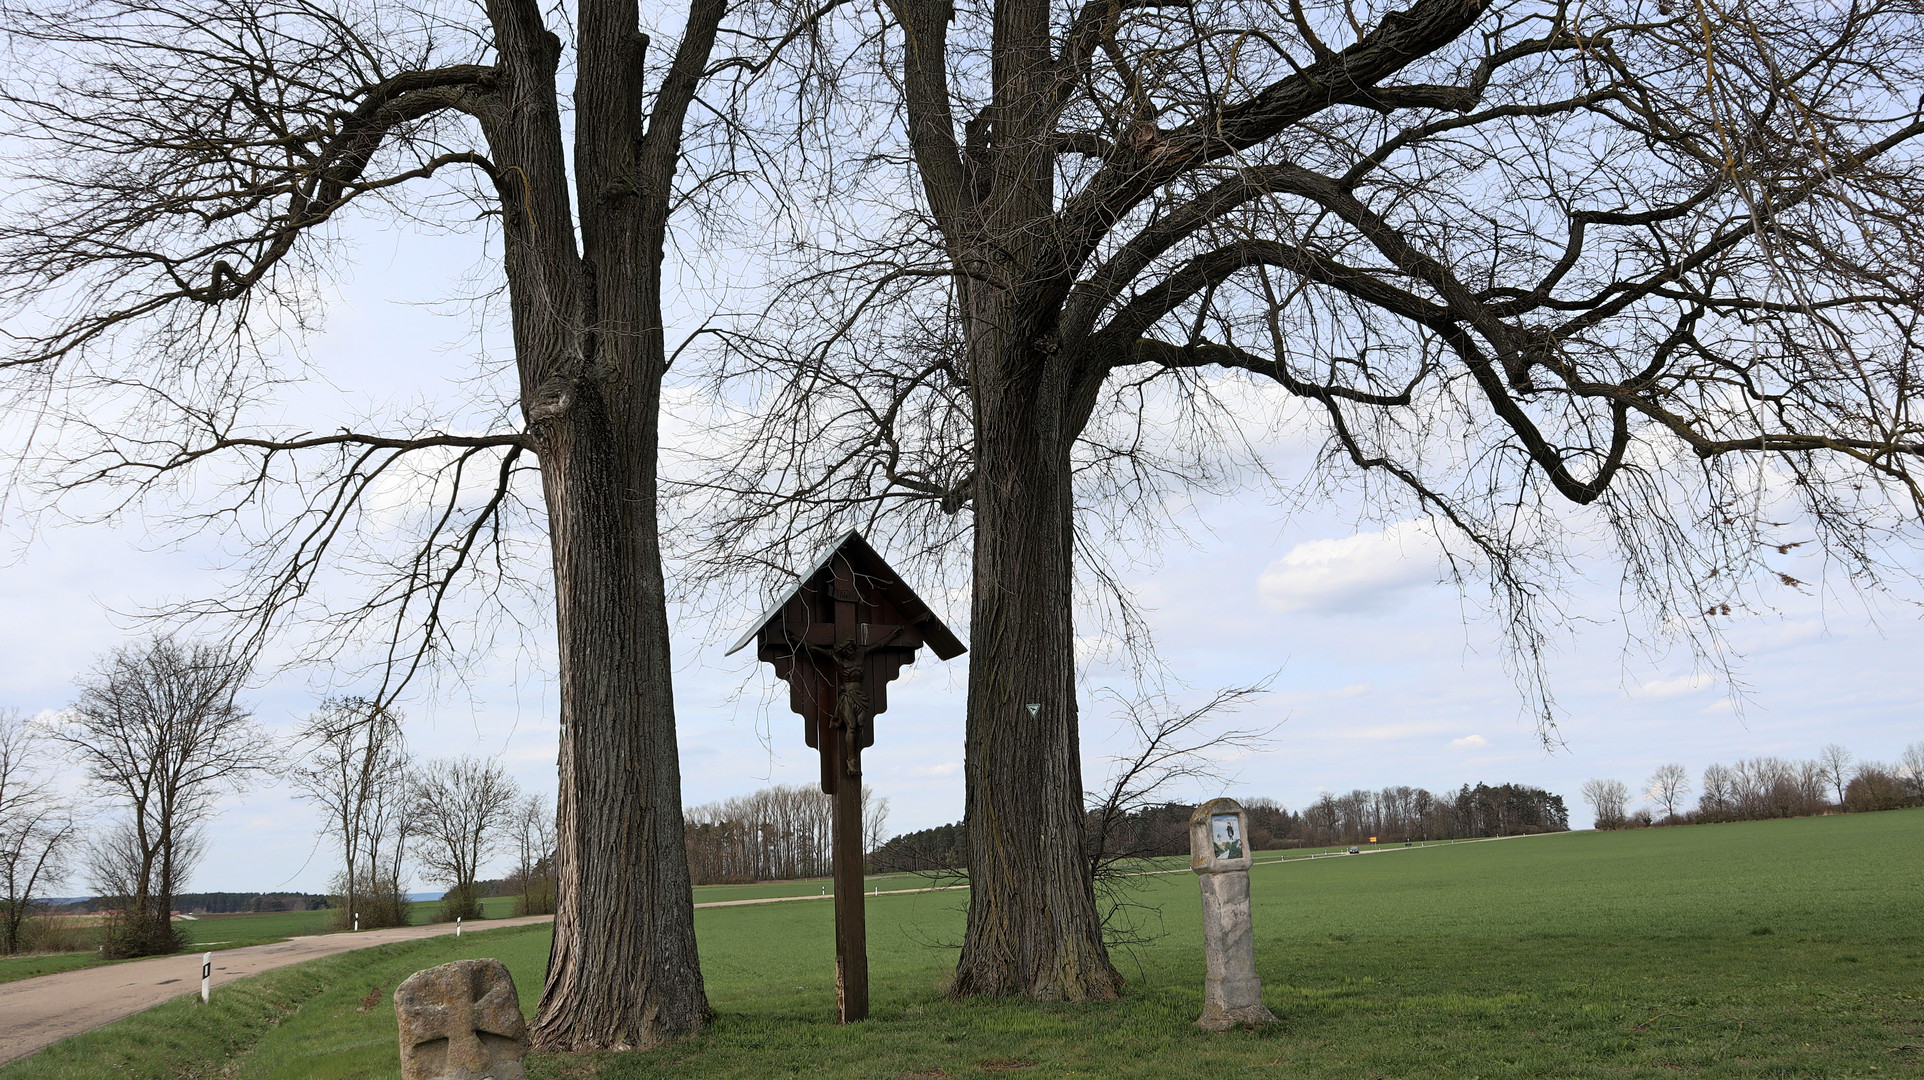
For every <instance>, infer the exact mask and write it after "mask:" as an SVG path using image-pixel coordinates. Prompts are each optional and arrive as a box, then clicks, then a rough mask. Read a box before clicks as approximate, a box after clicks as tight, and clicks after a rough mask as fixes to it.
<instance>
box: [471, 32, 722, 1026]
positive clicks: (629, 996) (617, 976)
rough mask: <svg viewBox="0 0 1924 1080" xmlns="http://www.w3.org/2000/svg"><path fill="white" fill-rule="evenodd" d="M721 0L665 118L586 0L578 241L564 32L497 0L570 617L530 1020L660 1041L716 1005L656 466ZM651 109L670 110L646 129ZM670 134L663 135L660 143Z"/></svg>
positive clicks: (511, 256) (543, 457)
mask: <svg viewBox="0 0 1924 1080" xmlns="http://www.w3.org/2000/svg"><path fill="white" fill-rule="evenodd" d="M723 9H724V5H722V4H721V3H716V2H712V0H702V2H698V3H696V4H695V5H693V7H692V8H691V12H690V19H689V24H688V27H687V29H686V31H685V33H684V36H683V41H682V44H681V48H680V53H679V55H678V56H677V57H676V63H675V64H674V65H673V66H672V67H671V71H670V72H669V74H668V76H667V77H666V78H665V79H664V83H663V86H662V88H661V89H660V90H659V91H658V92H657V94H656V99H655V108H654V110H653V115H652V117H648V116H644V114H643V107H642V102H643V100H644V96H643V95H644V87H643V85H642V75H643V63H642V61H643V53H644V50H645V49H646V47H647V39H646V38H645V37H643V36H642V35H641V33H640V31H639V27H638V22H637V11H636V7H635V5H634V3H633V2H632V0H588V2H584V3H583V4H582V5H581V7H580V16H579V18H580V21H579V26H578V34H577V42H578V63H577V66H576V87H575V105H576V108H575V155H574V158H575V160H574V165H575V175H574V178H573V179H574V185H573V186H574V191H575V197H576V198H575V202H576V207H575V208H574V210H575V211H576V212H578V214H579V222H580V237H581V246H580V248H579V249H577V248H576V246H575V239H574V237H575V231H574V221H573V219H572V214H571V208H570V206H569V200H568V190H569V175H568V172H567V170H566V165H565V163H564V158H563V155H562V152H561V138H562V128H561V123H560V116H559V109H558V98H557V96H556V88H555V70H556V63H557V61H558V59H559V55H560V43H559V41H557V40H556V39H555V38H554V36H553V35H552V34H551V33H549V32H548V30H547V29H546V27H545V26H543V25H541V20H540V14H539V11H538V10H537V9H536V8H535V7H534V6H533V5H531V4H525V3H516V2H513V0H496V3H494V4H493V5H491V7H490V15H491V16H492V17H493V20H494V23H495V31H496V43H497V45H498V47H499V49H500V55H501V57H502V65H501V70H502V73H503V78H504V82H505V83H506V84H507V85H505V86H504V88H503V92H502V94H501V100H503V101H504V102H506V103H508V104H507V105H506V107H505V109H504V110H503V111H501V112H499V113H496V114H494V115H492V116H484V117H483V126H484V128H485V129H486V130H487V134H488V137H489V142H490V147H491V150H492V153H493V156H494V158H495V162H496V175H497V176H498V177H499V178H500V183H501V186H502V191H501V195H502V207H503V213H504V218H503V220H504V231H505V233H506V240H507V243H506V252H505V254H506V265H507V272H508V281H509V289H510V294H511V301H512V314H513V324H514V334H515V350H516V358H517V366H518V369H519V372H520V377H521V384H522V394H521V400H522V406H523V411H524V413H525V415H526V417H527V421H528V428H529V431H530V432H531V434H532V436H533V438H534V441H535V445H536V448H537V450H538V453H539V457H540V462H541V478H542V488H543V493H544V496H545V499H546V504H547V510H548V521H549V538H550V539H549V542H550V546H551V549H552V552H553V557H554V587H555V622H556V628H557V634H558V637H559V672H560V684H561V686H560V691H561V724H562V729H561V750H560V790H559V798H558V808H557V811H558V812H557V826H558V832H559V839H558V850H557V858H556V878H557V897H556V913H555V941H554V950H553V952H552V954H551V955H550V957H549V960H548V971H547V978H546V982H545V985H544V987H543V991H542V998H541V1006H540V1011H539V1014H538V1015H537V1017H536V1019H535V1022H534V1025H533V1028H532V1032H531V1034H532V1036H533V1039H534V1042H535V1044H536V1045H537V1046H540V1047H543V1048H547V1049H553V1050H601V1049H624V1048H632V1047H644V1046H652V1045H655V1044H657V1043H659V1042H661V1041H662V1040H664V1039H667V1038H671V1037H673V1036H676V1035H680V1034H684V1033H687V1032H691V1031H694V1030H696V1029H698V1028H700V1027H701V1026H702V1025H703V1024H704V1023H706V1022H707V1021H708V1019H709V1017H710V1016H711V1015H712V1014H711V1012H710V1009H709V1007H708V999H707V995H706V993H705V991H704V990H703V987H702V979H701V968H700V965H699V962H698V958H697V954H696V948H695V933H694V899H693V894H692V891H691V889H690V886H689V878H688V862H687V853H686V849H685V846H684V840H683V836H682V831H683V826H682V812H681V770H680V764H679V761H678V751H677V745H676V739H675V715H674V696H673V690H672V686H671V669H670V657H669V643H668V616H667V602H666V589H665V587H664V583H663V577H662V565H661V548H660V539H659V531H658V524H657V512H656V491H655V484H656V460H657V444H658V431H659V420H658V411H659V408H660V403H661V379H662V376H663V375H664V374H665V372H666V371H667V360H666V350H665V344H664V339H663V333H662V317H661V300H660V296H661V288H660V270H661V265H662V261H663V258H664V250H663V236H664V235H665V229H666V222H667V214H668V209H669V205H670V202H669V195H670V191H669V188H670V181H671V180H672V177H673V171H674V163H675V158H676V156H677V155H678V152H679V142H680V127H681V116H682V115H683V112H684V110H685V108H686V100H685V99H684V98H683V91H684V90H685V91H686V95H687V96H692V86H693V80H692V79H689V80H687V85H686V87H683V86H681V84H679V83H677V79H678V77H682V76H686V75H687V73H688V72H689V70H690V69H691V68H692V70H693V72H694V73H695V74H696V75H699V73H700V71H701V70H702V67H703V65H704V63H705V60H706V57H707V54H708V51H709V49H710V48H711V46H712V43H713V41H714V36H715V25H716V24H717V23H719V21H720V18H721V15H722V12H723ZM691 53H692V54H693V55H692V57H691V56H690V54H691ZM645 121H647V122H651V123H652V124H653V127H652V128H651V129H650V130H648V131H647V132H645V133H644V130H643V126H644V122H645ZM657 134H659V135H660V136H661V137H660V138H659V139H657V138H656V135H657ZM651 148H655V149H659V150H660V153H659V154H658V155H657V156H656V157H655V159H653V160H651V159H650V154H649V151H650V150H651ZM664 156H665V160H663V157H664Z"/></svg>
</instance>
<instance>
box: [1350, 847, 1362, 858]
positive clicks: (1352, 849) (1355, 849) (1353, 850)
mask: <svg viewBox="0 0 1924 1080" xmlns="http://www.w3.org/2000/svg"><path fill="white" fill-rule="evenodd" d="M1349 853H1350V854H1351V855H1361V854H1362V853H1363V849H1362V848H1359V847H1356V846H1355V845H1353V844H1352V845H1351V846H1350V849H1349Z"/></svg>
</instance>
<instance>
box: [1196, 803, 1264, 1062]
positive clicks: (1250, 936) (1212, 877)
mask: <svg viewBox="0 0 1924 1080" xmlns="http://www.w3.org/2000/svg"><path fill="white" fill-rule="evenodd" d="M1248 837H1249V815H1248V813H1247V812H1245V811H1244V810H1243V808H1242V804H1240V803H1238V802H1237V801H1236V800H1234V799H1211V800H1209V801H1208V802H1206V803H1204V804H1202V805H1201V806H1198V807H1196V810H1195V812H1194V813H1192V814H1190V815H1189V868H1190V869H1191V870H1194V871H1195V872H1196V876H1197V879H1198V881H1199V882H1200V884H1201V885H1202V914H1203V956H1204V959H1205V961H1206V963H1207V973H1206V975H1205V976H1204V978H1203V1012H1202V1016H1201V1017H1199V1018H1198V1019H1197V1020H1196V1024H1197V1026H1198V1027H1201V1028H1202V1029H1204V1030H1205V1031H1228V1030H1229V1029H1230V1028H1233V1027H1236V1026H1237V1025H1239V1024H1240V1025H1242V1026H1244V1027H1255V1026H1256V1025H1257V1024H1273V1023H1275V1022H1276V1017H1275V1016H1274V1015H1272V1014H1271V1013H1270V1011H1269V1010H1268V1009H1266V1008H1264V1007H1263V982H1262V980H1261V979H1259V978H1257V977H1256V934H1255V930H1254V928H1253V927H1252V926H1251V924H1250V921H1249V865H1250V854H1251V852H1250V848H1249V839H1248Z"/></svg>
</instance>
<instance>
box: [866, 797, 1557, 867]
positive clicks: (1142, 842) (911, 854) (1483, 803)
mask: <svg viewBox="0 0 1924 1080" xmlns="http://www.w3.org/2000/svg"><path fill="white" fill-rule="evenodd" d="M1243 807H1244V809H1246V810H1248V811H1249V839H1250V842H1251V844H1252V846H1253V847H1254V848H1255V849H1256V850H1259V851H1269V850H1275V849H1278V848H1297V847H1323V846H1328V845H1332V844H1360V843H1366V842H1368V841H1369V840H1370V838H1372V837H1374V838H1375V839H1376V840H1377V841H1378V842H1380V843H1403V842H1405V841H1414V840H1453V839H1460V838H1467V837H1480V836H1515V835H1519V834H1525V833H1542V832H1564V831H1567V830H1568V829H1569V828H1570V813H1569V811H1568V810H1567V809H1566V808H1565V807H1564V805H1563V797H1562V796H1561V795H1553V794H1551V793H1550V792H1548V791H1544V790H1543V789H1542V788H1533V787H1529V786H1526V785H1523V784H1499V785H1494V786H1492V785H1490V784H1481V783H1479V784H1476V785H1475V786H1471V785H1469V784H1465V785H1463V786H1462V787H1461V788H1459V789H1458V790H1457V791H1455V792H1453V793H1445V794H1442V795H1437V794H1433V793H1431V792H1429V791H1426V790H1425V789H1423V788H1416V787H1400V786H1399V787H1386V788H1384V789H1382V790H1381V791H1363V790H1360V789H1359V790H1356V791H1352V792H1350V793H1349V794H1347V795H1324V796H1323V797H1322V798H1320V799H1318V800H1317V801H1316V802H1315V803H1312V804H1311V805H1310V806H1309V807H1307V808H1306V809H1304V810H1303V811H1301V812H1300V813H1298V812H1296V811H1292V810H1290V809H1288V808H1287V807H1285V806H1283V805H1281V804H1280V803H1277V802H1275V801H1274V800H1271V799H1251V800H1248V801H1246V802H1245V803H1244V804H1243ZM1194 810H1195V807H1194V806H1193V805H1191V804H1188V803H1174V802H1172V803H1163V804H1161V805H1158V806H1149V807H1143V808H1140V809H1137V810H1134V811H1131V812H1129V813H1127V814H1124V815H1121V816H1119V817H1118V818H1117V819H1116V820H1114V821H1111V822H1109V823H1108V827H1107V828H1103V823H1102V822H1101V821H1100V820H1099V819H1097V818H1096V817H1095V815H1091V820H1090V822H1089V827H1088V830H1087V835H1088V836H1089V837H1090V843H1091V846H1092V850H1091V852H1090V854H1091V855H1092V856H1093V855H1094V854H1095V851H1094V850H1093V846H1094V844H1096V843H1097V842H1098V841H1100V842H1101V843H1102V845H1103V848H1104V851H1105V852H1106V853H1107V854H1109V855H1129V856H1140V857H1143V858H1151V857H1156V856H1165V855H1187V854H1189V815H1190V813H1191V812H1192V811H1194ZM968 848H969V836H968V827H967V826H966V825H964V824H961V823H959V822H958V823H955V824H950V825H938V826H936V827H935V828H932V829H920V830H918V831H916V832H911V833H904V834H902V835H901V836H897V837H895V838H893V839H891V840H890V841H889V842H888V843H886V844H883V845H881V847H879V848H877V849H875V850H874V851H873V852H872V853H871V854H870V856H869V862H870V863H871V865H873V866H874V868H875V869H876V870H877V871H927V870H946V869H959V868H962V867H966V866H967V865H968Z"/></svg>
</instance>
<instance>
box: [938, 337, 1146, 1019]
mask: <svg viewBox="0 0 1924 1080" xmlns="http://www.w3.org/2000/svg"><path fill="white" fill-rule="evenodd" d="M989 325H995V323H993V322H992V323H990V324H989ZM1001 325H1005V326H1006V325H1008V324H1007V323H1002V324H1001ZM995 336H997V337H1000V336H1001V335H995ZM1012 336H1013V337H1014V339H1015V340H1014V342H1013V343H1012V345H1013V348H1015V349H1027V348H1032V346H1030V344H1029V341H1028V340H1027V339H1028V335H1012ZM981 344H982V345H983V346H984V350H983V351H984V352H987V351H988V346H990V344H991V343H990V342H986V341H985V342H982V343H981ZM998 344H999V342H998ZM998 352H1000V350H998ZM995 360H997V361H1003V362H993V363H987V364H981V363H979V364H977V365H976V367H975V371H976V375H977V379H976V384H975V387H976V389H975V408H976V427H977V438H976V447H977V454H978V457H977V461H976V467H977V472H976V476H977V481H976V494H975V582H974V586H975V587H974V602H973V608H972V620H971V623H970V625H971V628H972V635H971V636H972V638H973V640H972V641H971V642H970V647H971V649H972V651H973V659H972V660H971V661H970V663H969V718H968V734H967V748H966V755H967V757H966V769H965V772H966V776H967V787H968V793H967V800H968V802H967V821H968V827H969V883H970V891H969V918H968V931H967V936H966V937H965V938H964V944H963V947H962V956H961V959H960V961H959V963H958V964H957V966H956V973H955V982H954V984H953V987H952V991H951V992H952V993H954V994H956V995H958V996H961V995H970V994H983V995H1018V994H1019V995H1026V996H1028V997H1032V998H1036V999H1039V1000H1045V1001H1087V1000H1097V999H1104V998H1113V997H1115V996H1116V993H1117V991H1118V989H1119V988H1120V987H1121V985H1122V977H1121V975H1120V974H1119V973H1118V972H1117V971H1116V969H1115V967H1114V965H1112V964H1111V963H1110V962H1109V956H1108V951H1107V949H1105V947H1104V946H1103V942H1102V923H1101V919H1100V917H1099V915H1098V913H1097V911H1096V901H1095V892H1094V888H1093V885H1092V883H1091V881H1090V877H1089V867H1088V863H1087V860H1086V859H1084V857H1083V806H1082V792H1083V786H1082V755H1081V744H1080V738H1079V736H1078V734H1077V718H1076V695H1075V631H1074V627H1073V623H1072V605H1071V600H1072V595H1071V593H1072V589H1073V563H1074V554H1075V550H1074V545H1075V522H1074V499H1073V493H1072V489H1071V480H1072V478H1071V475H1070V455H1069V451H1070V447H1071V445H1072V443H1073V441H1074V438H1075V431H1074V430H1073V429H1072V426H1071V425H1069V424H1067V423H1065V418H1066V414H1067V413H1068V401H1069V392H1068V391H1069V386H1068V385H1067V383H1068V380H1067V379H1066V377H1065V370H1066V367H1067V365H1066V364H1065V363H1064V360H1063V358H1062V357H1060V356H1054V355H1043V356H1037V355H1034V354H1030V355H1026V356H1017V357H1008V356H1006V354H1005V355H1003V356H996V357H995ZM1008 361H1013V362H1008Z"/></svg>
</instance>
